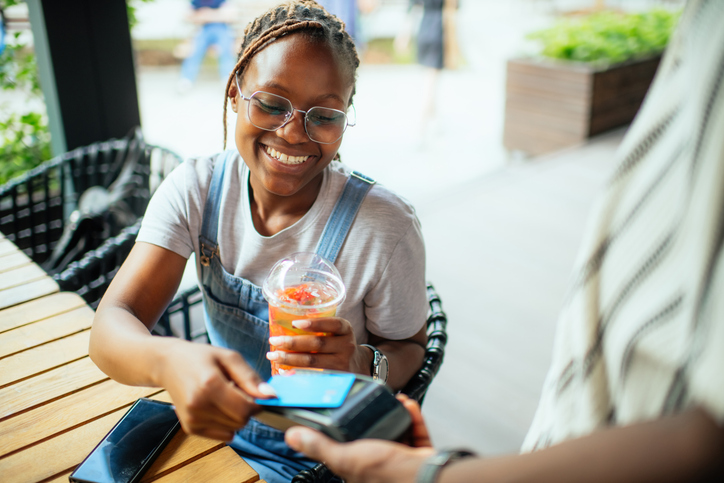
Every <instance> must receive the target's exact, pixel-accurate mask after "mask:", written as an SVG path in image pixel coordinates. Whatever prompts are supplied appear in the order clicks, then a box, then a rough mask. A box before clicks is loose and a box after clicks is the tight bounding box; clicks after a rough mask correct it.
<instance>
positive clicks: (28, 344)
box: [0, 305, 95, 358]
mask: <svg viewBox="0 0 724 483" xmlns="http://www.w3.org/2000/svg"><path fill="white" fill-rule="evenodd" d="M94 315H95V312H93V309H91V308H90V307H88V306H87V305H86V306H84V307H79V308H77V309H74V310H72V311H70V312H66V313H64V314H60V315H56V316H54V317H49V318H47V319H45V320H41V321H39V322H35V323H33V324H29V325H24V326H22V327H18V328H17V329H13V330H9V331H7V332H4V333H2V334H0V358H3V357H6V356H8V355H10V354H14V353H16V352H20V351H23V350H27V349H32V348H33V347H37V346H39V345H43V344H46V343H48V342H51V341H54V340H57V339H60V338H63V337H65V336H67V335H69V334H75V333H76V332H81V331H83V330H87V329H90V328H91V325H93V316H94Z"/></svg>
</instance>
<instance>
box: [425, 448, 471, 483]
mask: <svg viewBox="0 0 724 483" xmlns="http://www.w3.org/2000/svg"><path fill="white" fill-rule="evenodd" d="M468 456H475V453H473V452H472V451H468V450H465V449H449V450H445V451H441V452H439V453H436V454H434V455H432V456H430V457H429V458H428V459H426V460H425V462H424V463H423V464H422V466H421V467H420V471H418V473H417V480H416V483H435V482H436V481H437V477H438V476H439V475H440V472H441V471H442V469H443V468H444V467H445V466H447V465H449V464H450V463H452V462H453V461H457V460H460V459H463V458H467V457H468Z"/></svg>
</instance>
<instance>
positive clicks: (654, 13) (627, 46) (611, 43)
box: [528, 9, 681, 63]
mask: <svg viewBox="0 0 724 483" xmlns="http://www.w3.org/2000/svg"><path fill="white" fill-rule="evenodd" d="M680 15H681V12H680V11H675V12H672V11H669V10H665V9H653V10H650V11H647V12H642V13H620V12H614V11H601V12H597V13H593V14H590V15H586V16H584V17H579V18H566V19H561V20H559V21H558V22H557V23H556V24H555V25H554V26H553V27H551V28H548V29H544V30H540V31H537V32H533V33H531V34H529V35H528V38H530V39H533V40H536V41H538V42H539V43H540V45H541V46H542V50H541V55H543V56H544V57H549V58H553V59H563V60H571V61H578V62H600V63H619V62H624V61H626V60H630V59H635V58H640V57H646V56H650V55H655V54H658V53H660V52H662V51H663V50H664V48H665V47H666V44H667V42H668V41H669V37H670V35H671V33H672V32H673V30H674V27H675V26H676V24H677V22H678V20H679V17H680Z"/></svg>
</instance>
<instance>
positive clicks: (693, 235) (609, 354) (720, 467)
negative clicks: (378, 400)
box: [286, 0, 724, 483]
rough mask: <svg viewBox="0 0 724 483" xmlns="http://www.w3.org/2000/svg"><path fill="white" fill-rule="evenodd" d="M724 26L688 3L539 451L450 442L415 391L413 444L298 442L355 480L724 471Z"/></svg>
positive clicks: (556, 385) (567, 317) (538, 427)
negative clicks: (480, 448)
mask: <svg viewBox="0 0 724 483" xmlns="http://www.w3.org/2000/svg"><path fill="white" fill-rule="evenodd" d="M723 24H724V2H722V1H718V0H708V1H707V0H690V1H689V2H688V3H687V5H686V8H685V10H684V13H683V15H682V17H681V20H680V24H679V26H678V29H677V32H676V34H675V35H674V37H673V38H672V40H671V42H670V44H669V46H668V47H667V49H666V52H665V54H664V57H663V59H662V61H661V65H660V66H659V70H658V72H657V75H656V78H655V79H654V82H653V84H652V86H651V89H650V91H649V93H648V95H647V97H646V99H645V101H644V104H643V106H642V108H641V110H640V111H639V113H638V115H637V117H636V119H635V120H634V123H633V124H632V125H631V127H630V129H629V131H628V132H627V134H626V136H625V138H624V140H623V141H622V144H621V146H620V148H619V151H618V153H617V157H618V161H619V163H618V168H617V169H616V171H615V172H614V174H613V176H612V178H611V179H610V180H609V183H608V185H607V186H606V188H605V189H604V192H603V193H602V194H601V196H600V197H599V200H598V202H597V203H596V205H595V207H594V209H593V211H592V217H591V220H590V221H589V224H588V230H587V232H586V235H585V237H584V242H583V245H582V250H581V252H580V254H579V257H578V259H577V262H576V269H575V271H574V277H573V278H572V286H571V288H570V290H569V292H568V295H567V297H566V301H565V303H564V308H563V311H562V313H561V316H560V318H559V321H558V328H557V332H556V339H555V344H554V350H553V357H552V363H551V367H550V369H549V371H548V375H547V377H546V380H545V383H544V386H543V389H542V395H541V399H540V403H539V406H538V409H537V411H536V414H535V417H534V419H533V422H532V425H531V427H530V429H529V432H528V435H527V436H526V438H525V441H524V443H523V454H521V455H517V456H504V457H498V458H490V459H485V458H479V457H474V456H473V455H471V454H470V452H466V451H458V450H452V451H444V452H440V453H438V452H436V451H435V450H434V449H433V448H432V445H431V442H430V438H429V434H428V431H427V429H426V427H425V424H424V422H423V419H422V415H421V413H420V408H419V406H417V404H416V403H414V402H412V401H409V400H404V404H405V406H406V407H407V408H408V410H409V411H410V414H411V415H412V419H413V425H412V431H411V435H412V438H411V446H406V445H403V444H399V443H393V442H387V441H379V440H378V441H374V440H362V441H356V442H352V443H347V444H339V443H336V442H334V441H332V440H330V439H329V438H326V437H325V436H323V435H322V434H320V433H318V432H315V431H312V430H310V429H308V428H301V427H297V428H291V429H289V430H288V431H287V434H286V441H287V443H288V444H289V445H290V446H291V447H292V448H294V449H296V450H298V451H301V452H303V453H305V454H307V455H308V456H309V457H311V458H313V459H317V460H320V461H324V462H325V464H326V465H327V466H328V467H329V468H330V469H331V470H332V471H334V472H335V473H336V474H338V475H340V476H341V477H343V478H345V481H347V482H348V483H355V482H361V481H364V482H376V483H386V482H389V483H392V482H394V483H404V482H413V481H414V482H417V483H433V482H441V483H447V482H469V481H480V482H497V481H517V482H526V481H535V482H549V481H550V482H556V483H565V482H580V481H586V482H601V483H609V482H617V483H622V482H623V483H625V482H644V481H646V482H657V483H664V482H684V481H685V482H693V481H724V376H722V374H723V372H722V368H724V297H723V296H722V294H724V135H723V134H724V29H722V25H723ZM471 383H474V382H473V381H471ZM403 399H404V398H403ZM470 404H474V401H471V402H470ZM471 424H472V422H471Z"/></svg>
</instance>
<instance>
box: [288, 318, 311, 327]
mask: <svg viewBox="0 0 724 483" xmlns="http://www.w3.org/2000/svg"><path fill="white" fill-rule="evenodd" d="M311 325H312V322H311V321H309V320H293V321H292V327H296V328H297V329H306V328H308V327H311Z"/></svg>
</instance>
